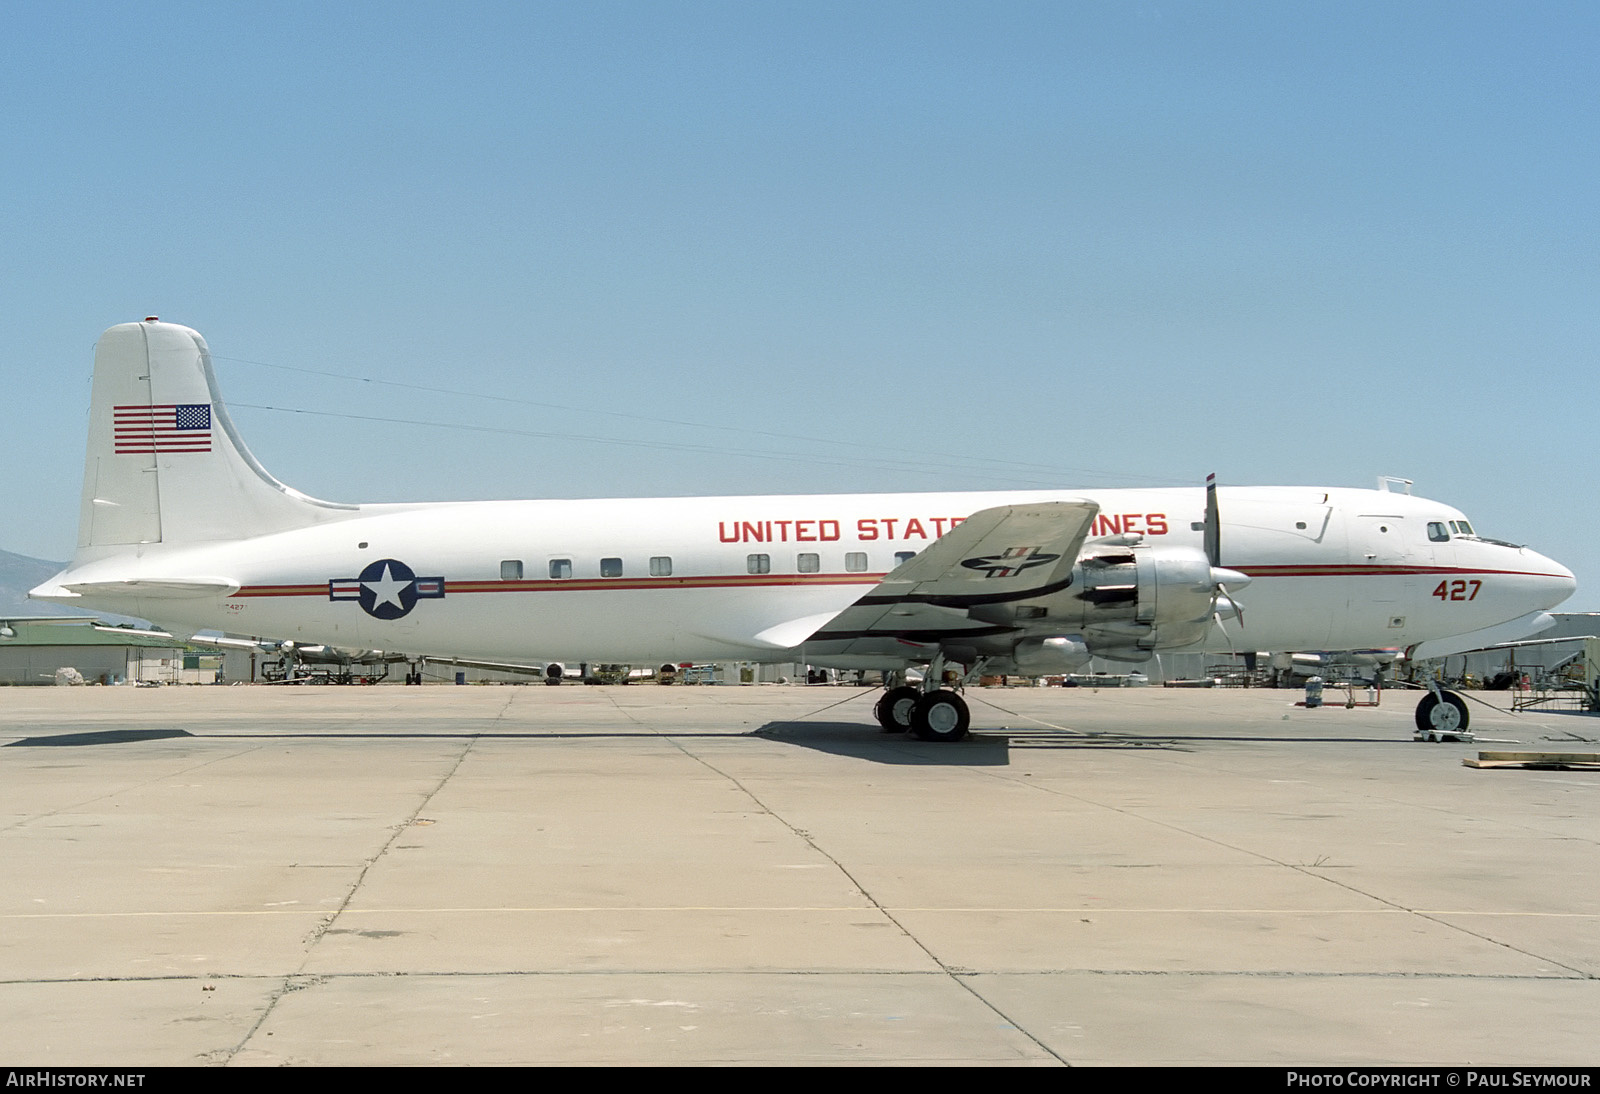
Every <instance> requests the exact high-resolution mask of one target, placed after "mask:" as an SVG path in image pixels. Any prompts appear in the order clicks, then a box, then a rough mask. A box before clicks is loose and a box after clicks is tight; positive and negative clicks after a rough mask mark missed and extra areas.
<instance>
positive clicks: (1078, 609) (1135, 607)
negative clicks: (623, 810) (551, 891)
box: [31, 318, 1575, 740]
mask: <svg viewBox="0 0 1600 1094" xmlns="http://www.w3.org/2000/svg"><path fill="white" fill-rule="evenodd" d="M1247 586H1248V588H1247ZM1574 588H1575V583H1574V581H1573V576H1572V573H1571V572H1570V571H1569V570H1567V569H1566V568H1565V567H1563V566H1561V565H1559V564H1558V563H1556V562H1553V561H1551V560H1550V559H1548V558H1545V557H1543V556H1542V555H1539V554H1536V553H1535V552H1533V551H1530V550H1528V549H1527V548H1525V547H1518V546H1515V545H1512V544H1508V543H1503V542H1499V541H1496V540H1491V539H1485V538H1482V537H1480V536H1478V535H1476V534H1475V533H1474V531H1473V529H1472V526H1471V524H1470V523H1469V522H1468V521H1467V519H1466V517H1465V516H1464V515H1463V514H1462V513H1461V512H1459V511H1458V510H1456V509H1453V508H1451V507H1449V506H1446V505H1441V504H1439V503H1437V502H1432V501H1426V500H1423V499H1422V498H1418V497H1413V496H1411V495H1409V494H1401V493H1394V492H1390V491H1385V490H1351V489H1323V488H1321V487H1316V488H1311V487H1234V488H1227V489H1220V490H1219V489H1216V488H1215V487H1212V488H1210V489H1208V490H1206V491H1202V490H1201V489H1199V488H1198V487H1195V488H1191V489H1161V490H1092V491H1059V492H1057V491H1028V492H998V491H997V492H987V493H959V494H958V493H930V494H852V495H837V496H831V495H815V496H795V497H720V498H650V499H634V500H599V501H498V502H457V503H446V504H385V505H343V504H335V503H331V502H325V501H318V500H316V499H314V498H310V497H307V496H306V495H304V494H301V493H300V492H299V491H296V490H293V489H291V488H289V487H287V486H285V485H284V484H282V483H280V482H279V481H278V480H277V479H275V478H273V477H272V476H271V475H270V474H268V473H267V471H266V470H265V469H264V468H263V467H262V466H261V465H260V464H259V463H258V462H257V461H256V459H255V457H253V456H252V455H251V454H250V451H249V449H247V448H246V447H245V445H244V441H243V440H242V439H241V438H240V436H239V434H238V431H237V430H236V429H235V428H234V425H233V423H232V421H230V419H229V417H228V412H227V410H226V408H225V407H224V406H223V402H222V396H221V393H220V392H219V390H218V388H217V380H216V376H215V375H214V373H213V371H212V367H211V360H210V355H209V352H208V350H207V348H206V343H205V341H204V339H202V338H201V337H200V335H199V334H197V333H196V332H195V331H193V330H190V329H189V328H187V327H182V326H176V325H174V324H170V323H161V322H159V321H157V320H155V319H153V318H152V319H148V320H146V321H145V322H142V323H128V324H123V325H121V326H116V327H113V328H111V329H110V330H108V331H107V332H106V333H105V334H104V336H102V338H101V339H100V342H99V345H98V347H97V349H96V353H95V371H94V389H93V395H92V409H91V412H90V417H89V445H88V459H87V465H86V467H85V470H84V486H83V508H82V514H81V519H80V525H79V533H78V548H77V551H76V553H75V554H74V556H73V560H72V563H71V565H69V566H68V567H67V569H66V570H64V571H63V572H62V573H60V574H58V575H56V577H54V578H53V579H51V580H50V581H48V582H46V583H45V584H43V585H41V586H40V587H39V588H37V589H34V590H33V592H32V594H31V595H33V596H34V597H37V598H40V599H45V600H53V601H57V602H61V603H67V604H72V605H75V606H79V607H89V608H94V609H98V610H103V611H109V612H118V613H121V614H124V615H133V616H140V617H143V618H145V619H151V620H155V621H157V622H159V623H160V624H162V625H163V626H165V627H168V628H169V629H171V630H172V631H173V633H176V634H180V635H192V634H194V633H195V632H197V631H200V630H222V631H226V632H229V633H233V634H247V635H261V636H270V637H273V638H276V639H281V640H291V641H294V642H300V643H322V644H326V645H329V646H338V647H348V648H361V649H376V650H388V651H406V652H407V653H411V654H415V655H425V656H432V657H439V658H452V657H453V658H462V659H468V658H471V659H479V660H486V661H521V662H523V663H526V662H528V661H529V660H531V659H533V658H535V657H537V656H539V655H540V654H541V653H542V652H544V651H556V650H559V651H565V655H566V656H568V657H570V658H571V659H573V660H587V661H591V662H619V663H627V662H632V663H636V664H637V663H653V662H661V661H678V662H682V661H734V660H749V661H783V662H805V663H809V664H812V665H820V666H830V667H838V668H868V669H879V670H882V671H883V672H884V674H885V681H886V685H887V691H886V694H885V695H884V697H883V698H882V699H881V700H880V701H879V703H878V706H877V716H878V719H879V721H880V722H881V723H882V724H883V726H884V728H886V729H891V730H893V729H911V730H913V731H914V732H915V733H916V734H917V735H918V736H921V737H923V738H925V739H929V740H955V739H959V738H961V737H962V736H964V735H965V734H966V731H967V725H968V712H967V707H966V704H965V703H964V702H963V700H962V699H961V696H960V694H959V690H957V689H959V687H960V686H961V684H963V683H965V682H966V681H968V680H970V679H973V678H975V677H976V675H977V674H979V673H998V672H1021V673H1027V674H1044V673H1059V672H1070V671H1072V670H1073V669H1075V668H1078V667H1081V666H1082V665H1084V664H1085V663H1086V662H1087V661H1088V660H1089V658H1090V657H1091V656H1098V657H1101V658H1107V659H1110V660H1114V661H1122V662H1128V663H1139V662H1143V661H1147V660H1149V659H1150V658H1151V657H1152V656H1153V655H1155V654H1157V653H1160V652H1162V651H1180V650H1186V651H1199V650H1206V651H1217V652H1222V651H1231V650H1233V649H1241V650H1245V649H1248V650H1285V651H1288V650H1306V649H1313V650H1338V649H1371V648H1390V647H1402V648H1404V647H1409V648H1410V649H1411V653H1412V656H1416V657H1429V656H1440V655H1443V654H1445V653H1451V652H1457V651H1460V650H1466V649H1472V648H1476V647H1480V646H1483V645H1487V644H1489V643H1492V642H1498V641H1507V640H1512V639H1516V638H1521V637H1524V636H1525V635H1527V634H1530V633H1533V632H1536V631H1538V630H1541V629H1543V627H1545V626H1548V625H1549V623H1550V622H1551V620H1550V617H1549V616H1548V615H1547V614H1546V613H1547V610H1548V609H1550V608H1553V607H1554V606H1555V605H1557V604H1559V603H1561V602H1562V601H1563V600H1565V599H1566V598H1567V597H1568V596H1570V595H1571V594H1572V592H1573V589H1574ZM913 667H921V668H923V670H924V671H923V672H922V673H921V683H920V684H919V685H911V684H908V683H907V682H906V681H907V670H908V669H911V668H913ZM1464 720H1465V704H1464V703H1463V702H1462V701H1461V699H1460V697H1459V696H1455V695H1453V694H1451V693H1448V692H1441V691H1439V690H1437V689H1435V690H1434V691H1432V692H1430V693H1429V694H1428V695H1426V696H1425V697H1424V698H1423V701H1422V706H1421V707H1419V710H1418V723H1419V726H1422V727H1423V728H1427V727H1429V726H1431V727H1433V728H1435V729H1441V730H1451V729H1456V728H1464Z"/></svg>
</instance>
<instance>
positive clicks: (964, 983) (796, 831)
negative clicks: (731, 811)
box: [613, 700, 1071, 1067]
mask: <svg viewBox="0 0 1600 1094" xmlns="http://www.w3.org/2000/svg"><path fill="white" fill-rule="evenodd" d="M842 701H843V700H841V702H842ZM613 702H614V700H613ZM831 705H832V706H838V705H839V704H838V703H834V704H831ZM823 709H827V708H826V707H825V708H823ZM617 710H618V711H620V712H621V713H622V715H623V717H625V718H627V719H628V720H629V721H632V722H634V723H635V724H638V725H644V723H643V722H640V721H639V720H638V719H637V718H635V717H634V716H633V715H632V714H629V713H628V712H627V711H626V710H624V709H623V708H622V706H621V705H620V704H619V705H617ZM647 728H653V727H647ZM669 739H670V738H669ZM672 744H673V747H675V748H677V749H678V751H680V752H682V753H683V754H684V755H685V756H686V757H688V758H689V759H691V760H693V761H694V762H695V763H698V764H700V765H701V766H702V767H704V768H705V769H706V770H707V771H710V772H712V773H713V774H715V775H716V776H717V777H718V778H721V779H725V780H727V781H728V782H730V783H732V784H733V785H734V786H736V787H738V788H739V792H740V793H741V794H743V795H744V796H745V797H747V798H749V799H750V800H751V801H752V802H754V803H755V804H756V807H757V808H758V809H760V811H761V812H763V813H765V814H766V815H767V816H769V817H771V818H772V819H773V820H775V821H777V822H778V823H779V824H781V825H783V826H784V827H785V828H787V829H788V830H789V831H790V833H791V834H793V835H794V837H795V838H796V839H798V840H800V841H801V842H802V843H804V844H805V845H806V846H807V847H809V848H811V849H812V850H813V851H815V852H816V853H817V854H819V855H821V856H822V857H823V858H825V859H827V860H828V861H829V862H830V863H832V864H833V867H834V869H836V870H838V871H839V873H840V874H842V875H843V876H844V878H845V879H846V880H847V881H849V882H850V884H851V885H852V886H853V887H854V888H855V891H856V892H858V893H860V894H861V896H862V898H863V899H864V900H866V901H867V903H869V904H870V905H871V906H872V907H873V908H874V909H876V910H877V912H878V914H879V915H881V916H883V918H884V919H886V920H888V921H889V922H890V923H892V924H894V926H895V929H896V930H898V931H899V932H900V933H901V935H903V936H904V937H905V938H906V939H907V940H908V941H909V942H910V943H911V944H912V945H914V946H916V947H917V949H919V950H921V951H922V952H923V953H924V954H926V955H927V957H928V960H930V961H932V962H933V963H934V964H935V965H937V966H938V967H939V969H940V971H941V972H942V973H943V974H944V975H945V976H947V977H949V978H950V981H951V982H952V983H954V984H956V985H958V986H959V987H960V988H961V989H962V990H964V991H966V992H967V993H968V994H969V995H971V996H972V997H973V998H974V999H976V1000H977V1001H978V1002H979V1003H980V1004H982V1005H983V1006H984V1007H985V1008H987V1009H988V1010H989V1011H990V1012H991V1013H992V1014H994V1015H995V1016H996V1017H997V1018H999V1019H1000V1020H1001V1021H1003V1022H1004V1023H1005V1024H1006V1025H1008V1026H1010V1027H1011V1028H1012V1029H1014V1030H1016V1031H1017V1032H1018V1033H1020V1034H1022V1036H1024V1037H1026V1038H1027V1039H1028V1040H1029V1041H1031V1042H1033V1044H1034V1046H1035V1047H1037V1048H1038V1049H1039V1051H1040V1052H1043V1053H1044V1054H1045V1055H1047V1056H1049V1057H1050V1058H1051V1059H1053V1060H1055V1061H1056V1062H1058V1063H1061V1064H1064V1065H1066V1066H1069V1067H1070V1066H1071V1065H1070V1064H1068V1062H1067V1061H1066V1060H1065V1059H1064V1058H1063V1057H1062V1056H1061V1055H1060V1054H1059V1053H1057V1052H1056V1051H1055V1050H1054V1049H1052V1048H1051V1047H1050V1046H1049V1045H1047V1044H1045V1043H1044V1042H1043V1041H1041V1040H1040V1039H1039V1038H1037V1037H1035V1036H1034V1035H1033V1034H1032V1033H1031V1032H1029V1031H1028V1030H1027V1029H1026V1028H1025V1027H1024V1026H1023V1025H1022V1023H1020V1022H1018V1021H1016V1020H1015V1019H1013V1018H1012V1017H1011V1016H1010V1015H1009V1014H1007V1013H1006V1012H1005V1011H1003V1010H1001V1009H1000V1008H999V1007H998V1006H996V1005H995V1004H994V1003H993V1002H991V1001H990V1000H989V999H987V998H985V997H984V995H983V993H982V992H980V991H978V989H977V988H976V987H975V986H973V985H972V984H971V983H968V978H969V977H970V975H971V974H970V973H969V972H965V971H962V972H958V971H957V970H955V969H953V968H951V967H950V966H949V965H946V964H945V963H944V962H943V961H942V960H940V958H939V956H938V954H936V953H934V952H933V950H931V949H930V948H929V947H928V946H927V944H926V943H924V942H923V941H922V939H920V938H918V937H917V936H916V935H915V934H913V933H912V932H911V931H910V930H909V929H907V927H906V925H905V924H904V923H902V922H900V920H899V919H897V918H895V916H894V913H892V912H891V911H889V909H888V908H885V907H884V906H883V904H882V903H880V902H879V901H878V898H877V897H875V896H873V895H872V894H871V893H870V892H868V891H867V888H866V886H864V885H862V884H861V882H860V881H859V880H857V878H856V876H855V875H854V874H852V873H851V872H850V871H849V869H847V868H846V867H845V865H844V863H842V862H840V861H839V860H838V859H836V858H834V857H833V856H832V855H830V854H829V853H828V852H827V851H825V850H823V849H822V848H821V847H820V846H819V845H818V844H817V842H816V840H814V839H812V838H811V833H809V832H806V831H803V830H802V829H800V828H797V827H796V826H795V825H793V824H791V823H790V822H789V821H788V820H786V819H785V818H783V817H781V816H779V815H778V814H777V813H776V812H775V811H774V810H773V809H772V807H771V806H769V805H767V803H766V802H764V801H762V800H761V798H759V797H758V796H757V795H756V794H755V792H754V791H752V790H751V789H750V788H749V787H748V786H746V785H745V784H744V783H742V782H740V781H739V780H738V779H737V778H735V777H734V776H732V775H730V774H728V773H727V772H726V771H723V770H722V769H720V768H719V767H717V766H716V765H715V764H713V763H711V762H710V761H709V760H707V759H705V758H704V757H701V756H697V755H695V754H694V753H692V752H690V751H689V750H688V749H687V748H685V747H684V746H683V745H682V744H679V743H678V742H677V741H673V742H672Z"/></svg>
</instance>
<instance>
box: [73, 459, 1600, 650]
mask: <svg viewBox="0 0 1600 1094" xmlns="http://www.w3.org/2000/svg"><path fill="white" fill-rule="evenodd" d="M1220 498H1221V505H1220V512H1221V517H1222V520H1221V565H1223V566H1225V567H1228V568H1230V569H1233V570H1238V571H1242V572H1243V573H1245V574H1248V575H1249V576H1250V577H1251V578H1252V582H1251V584H1250V586H1249V587H1248V588H1247V589H1244V590H1242V591H1240V592H1238V593H1237V594H1235V599H1236V600H1237V602H1238V603H1239V604H1240V606H1241V607H1242V608H1243V609H1244V626H1243V628H1242V630H1241V629H1239V628H1238V627H1237V625H1236V624H1234V623H1232V622H1231V621H1230V622H1229V623H1228V633H1227V634H1226V635H1224V634H1223V633H1222V632H1221V631H1220V629H1214V630H1213V632H1212V637H1211V638H1210V639H1208V640H1207V641H1206V642H1204V643H1202V644H1200V645H1197V646H1194V647H1190V648H1195V649H1205V648H1213V649H1216V650H1226V649H1229V648H1238V649H1253V650H1304V649H1319V650H1333V649H1365V648H1378V647H1383V648H1389V647H1403V646H1409V645H1413V644H1415V643H1418V642H1422V641H1426V640H1429V639H1436V638H1440V637H1444V636H1448V635H1456V634H1462V633H1465V632H1472V631H1477V630H1481V629H1483V628H1487V627H1490V626H1493V625H1495V624H1499V623H1503V622H1506V621H1508V620H1512V619H1516V618H1518V617H1521V616H1524V615H1526V614H1527V613H1529V612H1533V611H1537V610H1542V609H1548V608H1550V607H1554V606H1555V605H1556V604H1558V603H1560V602H1561V601H1562V600H1563V599H1565V598H1566V597H1567V596H1568V595H1570V594H1571V592H1572V590H1573V588H1574V582H1573V578H1572V575H1571V573H1570V572H1569V571H1567V570H1566V569H1565V568H1564V567H1562V566H1560V565H1559V564H1557V563H1555V562H1553V561H1551V560H1550V559H1547V558H1545V557H1543V556H1541V555H1539V554H1537V553H1535V552H1533V551H1530V550H1528V549H1526V548H1518V547H1512V546H1507V545H1505V544H1501V543H1495V542H1492V541H1487V540H1481V539H1477V538H1475V537H1471V536H1461V535H1452V536H1450V537H1449V538H1447V539H1444V540H1437V539H1430V538H1429V534H1428V525H1429V524H1430V523H1432V524H1446V523H1447V522H1449V521H1453V520H1461V519H1463V518H1462V514H1461V513H1460V512H1459V511H1457V510H1455V509H1453V508H1450V507H1448V506H1445V505H1441V504H1439V503H1437V502H1432V501H1427V500H1425V499H1422V498H1416V497H1412V496H1410V495H1405V494H1395V493H1388V492H1383V491H1370V490H1345V489H1331V490H1328V489H1323V488H1320V487H1318V488H1311V487H1236V488H1225V489H1223V490H1222V491H1220ZM1081 499H1087V500H1090V501H1093V502H1095V503H1097V504H1098V505H1099V507H1100V515H1099V516H1098V517H1097V518H1096V522H1095V525H1094V527H1093V529H1092V530H1091V533H1090V538H1091V540H1093V539H1095V538H1098V537H1102V536H1110V535H1118V534H1122V533H1130V532H1131V533H1139V534H1141V535H1143V536H1144V541H1145V542H1146V543H1150V544H1172V545H1178V546H1186V547H1194V548H1198V547H1200V546H1201V543H1202V531H1201V528H1202V522H1203V520H1204V511H1205V497H1204V494H1203V493H1202V491H1200V490H1199V489H1197V488H1190V489H1157V490H1088V491H1075V492H1067V491H1059V492H1058V491H1028V492H1014V491H1013V492H985V493H928V494H876V495H874V494H857V495H810V496H792V497H719V498H655V499H629V500H587V501H560V500H552V501H516V502H461V503H449V504H428V505H368V506H360V507H352V508H350V509H349V510H347V511H346V512H344V513H341V514H337V515H335V516H333V517H331V518H330V519H327V520H325V521H324V522H322V523H319V524H316V525H313V526H311V527H304V528H298V529H294V530H290V531H283V532H278V533H274V534H268V535H260V536H255V537H251V538H245V539H240V540H229V541H216V542H210V543H207V542H189V543H182V544H170V545H169V544H163V543H151V544H146V545H143V546H141V547H138V548H137V549H132V550H130V549H129V548H125V547H124V548H119V549H114V550H113V549H107V550H104V551H94V550H89V551H81V552H80V555H79V557H78V559H77V560H76V561H75V562H74V564H73V566H72V567H71V568H70V569H69V570H68V571H67V572H66V573H64V574H62V575H60V576H59V577H58V578H57V579H56V583H57V585H58V587H61V586H72V585H74V584H78V585H80V587H82V586H83V585H94V586H95V587H96V589H97V590H104V589H105V588H107V587H108V586H109V585H110V584H111V583H117V582H122V583H130V582H132V583H138V582H143V583H146V585H145V587H146V588H147V589H150V590H155V591H151V592H147V593H127V594H116V595H105V594H104V593H102V592H96V593H93V594H89V595H80V596H79V597H78V598H77V599H76V600H75V602H76V603H79V604H81V605H83V606H87V607H93V608H100V609H104V610H110V611H117V612H122V613H125V614H132V615H139V616H143V617H145V618H149V619H152V620H154V621H156V622H158V623H160V624H162V625H165V626H168V627H172V628H180V629H185V630H189V631H195V630H202V629H218V630H224V631H227V632H230V633H235V634H247V635H253V636H263V637H271V638H279V639H294V640H297V641H303V642H316V643H326V644H328V645H335V646H344V647H356V648H363V649H382V650H393V651H404V652H407V653H412V654H419V655H427V656H435V657H449V656H455V657H462V658H475V659H484V660H504V661H521V662H532V661H538V660H544V659H564V660H568V661H580V660H584V661H591V662H624V663H627V662H632V663H648V662H659V661H673V662H678V661H709V660H765V661H788V660H806V659H807V657H806V653H805V649H804V638H805V637H807V636H808V635H809V634H810V633H812V631H814V630H816V629H818V628H820V627H822V625H823V624H825V623H826V622H827V620H828V619H829V618H831V617H832V616H833V615H835V614H836V613H838V612H840V611H842V610H843V609H844V608H846V607H848V606H849V605H850V604H851V603H853V602H854V601H855V600H857V599H858V598H860V597H861V596H863V595H864V594H866V593H867V592H868V591H870V590H871V589H872V588H873V586H874V585H876V584H877V583H878V581H880V580H881V579H882V578H883V576H884V575H885V574H886V573H887V572H889V571H891V570H893V569H894V568H895V567H896V565H897V560H896V555H897V554H902V555H903V554H905V553H907V552H916V551H920V550H921V549H922V548H923V547H926V546H927V545H928V544H929V543H931V542H933V540H934V539H936V538H937V537H938V536H939V535H941V534H943V533H944V532H946V531H948V530H949V529H950V528H952V527H954V526H955V524H957V523H959V522H960V521H961V520H963V519H964V518H965V517H967V516H968V515H970V514H972V513H974V512H976V511H978V510H982V509H985V508H989V507H992V506H998V505H1006V504H1016V503H1033V502H1039V501H1048V500H1081ZM761 556H765V557H764V559H763V558H762V557H761ZM812 556H814V557H812ZM383 560H393V561H394V562H398V563H402V564H403V565H404V567H406V568H408V571H409V574H408V573H407V572H406V571H400V570H395V569H394V568H393V567H388V568H385V567H382V566H379V567H377V569H376V570H375V571H374V570H373V567H374V564H376V563H380V562H382V561H383ZM603 560H613V561H603ZM519 571H520V576H519ZM364 573H365V574H367V575H368V577H369V578H373V577H375V578H376V580H369V581H368V582H367V583H366V585H365V593H364V594H363V585H362V584H361V578H362V575H363V574H364ZM196 575H200V576H202V577H204V578H206V579H209V580H213V581H215V582H216V583H218V584H219V585H222V586H227V587H229V588H231V587H233V586H237V589H236V591H231V592H222V593H219V592H216V591H212V592H210V593H203V594H199V595H194V594H191V595H183V596H174V595H172V593H171V590H170V589H169V588H168V589H162V588H160V587H159V586H158V585H156V584H155V583H159V582H162V581H163V580H167V579H171V580H181V579H193V578H194V577H195V576H196ZM132 587H133V586H130V588H132ZM363 595H365V600H363V599H362V596H363ZM386 603H387V604H388V605H389V606H388V607H387V608H386V607H385V604H386ZM374 609H376V611H375V610H374ZM385 614H387V615H390V616H393V618H383V615H385ZM885 667H891V666H887V665H886V666H885Z"/></svg>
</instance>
